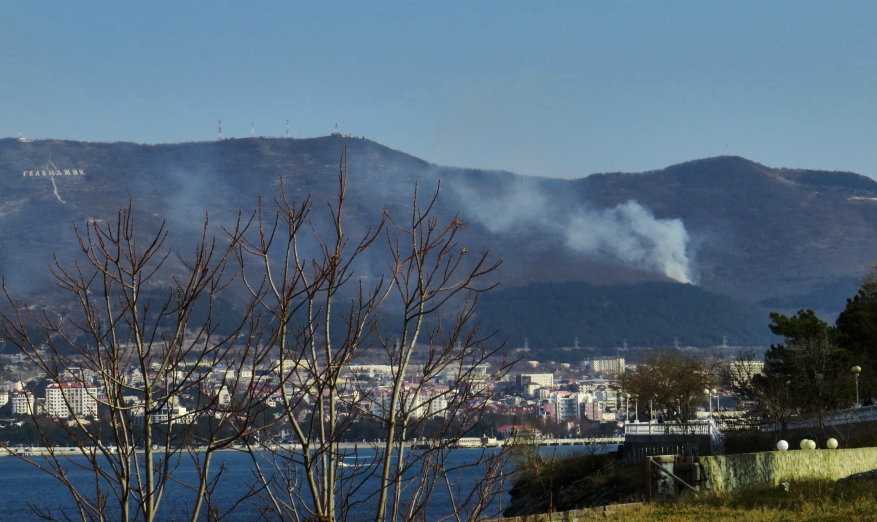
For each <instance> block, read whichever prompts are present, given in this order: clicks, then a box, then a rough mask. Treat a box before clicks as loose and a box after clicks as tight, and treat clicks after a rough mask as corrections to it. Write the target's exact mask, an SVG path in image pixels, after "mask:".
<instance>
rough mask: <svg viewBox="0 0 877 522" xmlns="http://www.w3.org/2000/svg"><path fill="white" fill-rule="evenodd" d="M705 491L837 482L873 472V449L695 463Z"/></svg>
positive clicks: (724, 457) (781, 453)
mask: <svg viewBox="0 0 877 522" xmlns="http://www.w3.org/2000/svg"><path fill="white" fill-rule="evenodd" d="M698 461H699V462H700V465H701V469H702V470H703V474H704V479H705V484H704V486H705V489H707V490H711V491H731V490H733V489H736V488H740V487H746V486H754V485H757V484H772V485H778V484H780V483H781V482H785V481H787V480H800V479H830V480H837V479H840V478H843V477H846V476H849V475H853V474H856V473H862V472H865V471H871V470H874V469H877V448H856V449H835V450H828V449H823V450H793V451H764V452H760V453H741V454H737V455H722V456H715V457H700V458H699V459H698Z"/></svg>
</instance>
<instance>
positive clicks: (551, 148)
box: [0, 0, 877, 177]
mask: <svg viewBox="0 0 877 522" xmlns="http://www.w3.org/2000/svg"><path fill="white" fill-rule="evenodd" d="M875 28H877V2H864V1H856V2H844V1H839V2H838V1H835V2H824V1H819V2H815V1H802V0H777V1H769V2H764V1H742V0H738V1H709V0H692V1H676V2H674V1H668V2H658V1H651V2H645V1H640V2H636V1H629V2H628V1H599V2H598V1H581V2H570V1H562V2H538V3H537V2H513V1H491V0H483V1H477V2H471V1H460V2H456V1H446V2H418V1H404V2H403V1H400V2H365V1H356V2H325V3H324V2H288V1H287V2H280V1H276V2H275V1H257V2H224V1H210V2H206V1H186V2H165V1H153V2H140V3H133V2H24V1H12V0H5V1H0V71H2V73H0V78H2V81H0V136H15V135H17V133H18V131H19V129H20V130H21V131H22V132H23V133H24V135H25V136H27V137H32V138H65V139H76V140H88V141H136V142H145V143H164V142H177V141H206V140H212V139H215V137H216V125H217V120H220V119H221V120H222V121H223V130H224V134H225V135H226V136H235V137H243V136H249V135H250V133H251V123H252V124H253V125H254V127H255V131H256V134H258V135H264V136H282V135H284V134H285V121H286V120H289V121H290V125H291V132H292V135H293V136H294V137H310V136H321V135H326V134H329V133H330V132H332V130H333V127H334V125H335V123H336V122H337V123H338V124H339V125H340V129H341V131H342V132H345V133H349V134H352V135H355V136H365V137H367V138H371V139H374V140H376V141H378V142H380V143H383V144H385V145H387V146H390V147H392V148H396V149H400V150H403V151H405V152H408V153H411V154H414V155H416V156H419V157H421V158H423V159H425V160H427V161H431V162H434V163H439V164H444V165H454V166H465V167H481V168H498V169H508V170H512V171H515V172H519V173H522V174H529V175H541V176H551V177H580V176H584V175H587V174H590V173H594V172H607V171H642V170H649V169H655V168H662V167H665V166H667V165H670V164H674V163H679V162H683V161H687V160H691V159H696V158H702V157H707V156H715V155H721V154H736V155H741V156H745V157H748V158H750V159H752V160H755V161H759V162H761V163H765V164H768V165H771V166H778V167H803V168H814V169H831V170H852V171H855V172H859V173H862V174H866V175H869V176H872V177H877V103H875V95H877V30H875Z"/></svg>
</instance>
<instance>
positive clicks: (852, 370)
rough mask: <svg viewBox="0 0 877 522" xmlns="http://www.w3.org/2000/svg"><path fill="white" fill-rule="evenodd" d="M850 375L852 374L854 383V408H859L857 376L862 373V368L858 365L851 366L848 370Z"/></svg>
mask: <svg viewBox="0 0 877 522" xmlns="http://www.w3.org/2000/svg"><path fill="white" fill-rule="evenodd" d="M850 373H851V374H853V381H854V382H855V383H856V405H855V406H856V408H858V407H859V374H860V373H862V367H861V366H859V365H856V366H853V367H852V368H850Z"/></svg>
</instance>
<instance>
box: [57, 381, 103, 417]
mask: <svg viewBox="0 0 877 522" xmlns="http://www.w3.org/2000/svg"><path fill="white" fill-rule="evenodd" d="M45 408H46V414H47V415H51V416H52V417H61V418H66V417H71V416H73V417H86V416H89V415H97V387H95V386H90V385H88V384H83V383H81V382H62V383H61V384H57V383H54V384H50V385H49V386H48V387H47V388H46V404H45Z"/></svg>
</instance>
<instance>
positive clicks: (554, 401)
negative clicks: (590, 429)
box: [539, 392, 582, 422]
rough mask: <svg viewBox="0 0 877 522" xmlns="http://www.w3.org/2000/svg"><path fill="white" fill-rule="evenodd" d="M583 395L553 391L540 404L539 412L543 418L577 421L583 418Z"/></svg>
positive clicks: (557, 420)
mask: <svg viewBox="0 0 877 522" xmlns="http://www.w3.org/2000/svg"><path fill="white" fill-rule="evenodd" d="M581 400H582V397H581V396H580V395H579V394H578V393H572V392H552V393H551V394H550V395H549V396H548V397H547V398H546V399H545V400H543V401H542V402H541V404H540V408H539V412H540V415H542V417H543V418H546V419H551V420H553V421H555V422H565V421H577V420H580V419H581V416H582V410H581V404H580V401H581Z"/></svg>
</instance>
